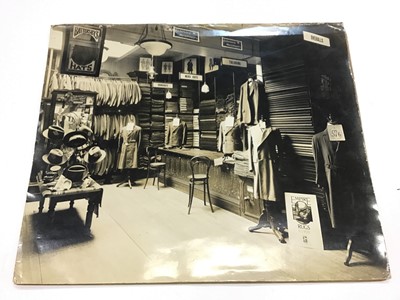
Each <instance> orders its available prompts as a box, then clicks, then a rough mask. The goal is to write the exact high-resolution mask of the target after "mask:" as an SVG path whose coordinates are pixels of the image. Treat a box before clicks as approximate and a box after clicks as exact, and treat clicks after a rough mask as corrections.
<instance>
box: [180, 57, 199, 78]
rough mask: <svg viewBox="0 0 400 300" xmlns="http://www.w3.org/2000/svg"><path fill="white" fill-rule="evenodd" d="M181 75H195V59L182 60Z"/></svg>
mask: <svg viewBox="0 0 400 300" xmlns="http://www.w3.org/2000/svg"><path fill="white" fill-rule="evenodd" d="M183 73H187V74H197V60H196V59H195V58H193V57H189V58H186V59H185V60H184V62H183Z"/></svg>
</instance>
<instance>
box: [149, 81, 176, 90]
mask: <svg viewBox="0 0 400 300" xmlns="http://www.w3.org/2000/svg"><path fill="white" fill-rule="evenodd" d="M152 85H153V88H160V89H172V88H174V84H173V83H169V82H155V81H153V83H152Z"/></svg>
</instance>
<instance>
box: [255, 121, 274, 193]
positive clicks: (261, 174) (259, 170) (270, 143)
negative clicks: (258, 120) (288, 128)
mask: <svg viewBox="0 0 400 300" xmlns="http://www.w3.org/2000/svg"><path fill="white" fill-rule="evenodd" d="M248 139H249V143H248V144H249V148H248V151H249V170H250V171H253V173H254V197H255V198H257V199H263V200H270V201H276V200H277V191H278V181H277V174H276V173H277V167H278V166H277V164H278V155H279V148H280V143H281V135H280V132H279V130H278V129H275V128H272V127H266V128H261V127H260V126H258V125H255V126H252V127H250V128H249V132H248Z"/></svg>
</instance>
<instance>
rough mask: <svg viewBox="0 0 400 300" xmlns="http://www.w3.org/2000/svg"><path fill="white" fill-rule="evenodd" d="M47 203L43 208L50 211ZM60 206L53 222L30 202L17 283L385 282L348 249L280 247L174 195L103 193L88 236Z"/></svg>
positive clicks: (241, 223) (79, 215)
mask: <svg viewBox="0 0 400 300" xmlns="http://www.w3.org/2000/svg"><path fill="white" fill-rule="evenodd" d="M45 205H47V203H46V204H45ZM74 207H75V209H70V210H69V209H68V203H61V204H59V205H58V206H57V208H56V216H55V222H54V224H53V225H52V226H50V225H49V224H48V222H47V221H48V220H47V216H46V214H38V203H37V202H29V203H27V204H26V208H25V216H24V219H23V224H22V230H21V242H20V247H19V252H18V255H17V261H16V267H15V280H14V281H15V283H17V284H100V283H109V284H111V283H167V282H254V281H263V282H264V281H265V282H267V281H273V282H281V281H348V280H349V281H358V280H382V279H385V278H386V277H387V275H388V271H387V270H386V268H385V267H384V266H379V265H372V264H370V263H369V262H368V260H367V259H366V258H365V257H364V256H362V255H361V254H355V255H354V256H353V259H352V263H353V266H351V267H346V266H345V265H344V264H343V262H344V259H345V257H346V251H345V250H325V251H322V250H313V249H307V248H300V247H296V246H294V245H291V244H290V238H289V239H288V240H287V244H280V243H279V242H278V240H277V239H276V238H275V236H274V235H273V234H272V232H271V231H270V230H269V229H265V230H261V232H259V233H255V232H253V233H250V232H249V231H248V227H250V226H253V225H254V223H253V222H251V221H249V220H246V219H244V218H242V217H240V216H237V215H235V214H233V213H230V212H228V211H226V210H223V209H221V208H218V207H215V212H214V213H211V210H210V207H209V206H204V205H203V203H202V201H200V200H198V199H195V200H194V203H193V207H192V211H191V214H190V215H188V214H187V195H186V194H185V193H182V192H179V191H177V190H175V189H173V188H170V187H166V188H164V187H161V188H160V190H159V191H158V190H157V188H156V186H151V185H150V186H148V187H147V188H146V189H143V183H142V182H138V183H137V185H136V186H134V187H133V188H132V189H129V187H126V186H125V187H117V186H116V185H105V186H104V196H103V204H102V207H101V208H100V215H99V217H98V218H95V217H94V218H93V223H92V228H91V229H92V230H91V232H92V236H87V235H85V234H83V230H82V229H83V222H84V218H85V214H86V201H76V202H75V206H74Z"/></svg>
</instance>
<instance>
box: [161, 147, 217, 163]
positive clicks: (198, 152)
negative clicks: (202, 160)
mask: <svg viewBox="0 0 400 300" xmlns="http://www.w3.org/2000/svg"><path fill="white" fill-rule="evenodd" d="M159 152H160V153H166V154H167V153H170V154H178V155H183V156H187V157H194V156H207V157H208V158H210V159H212V160H214V159H216V158H221V157H224V154H223V153H222V152H215V151H210V150H202V149H197V148H170V149H166V148H160V149H159Z"/></svg>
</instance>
